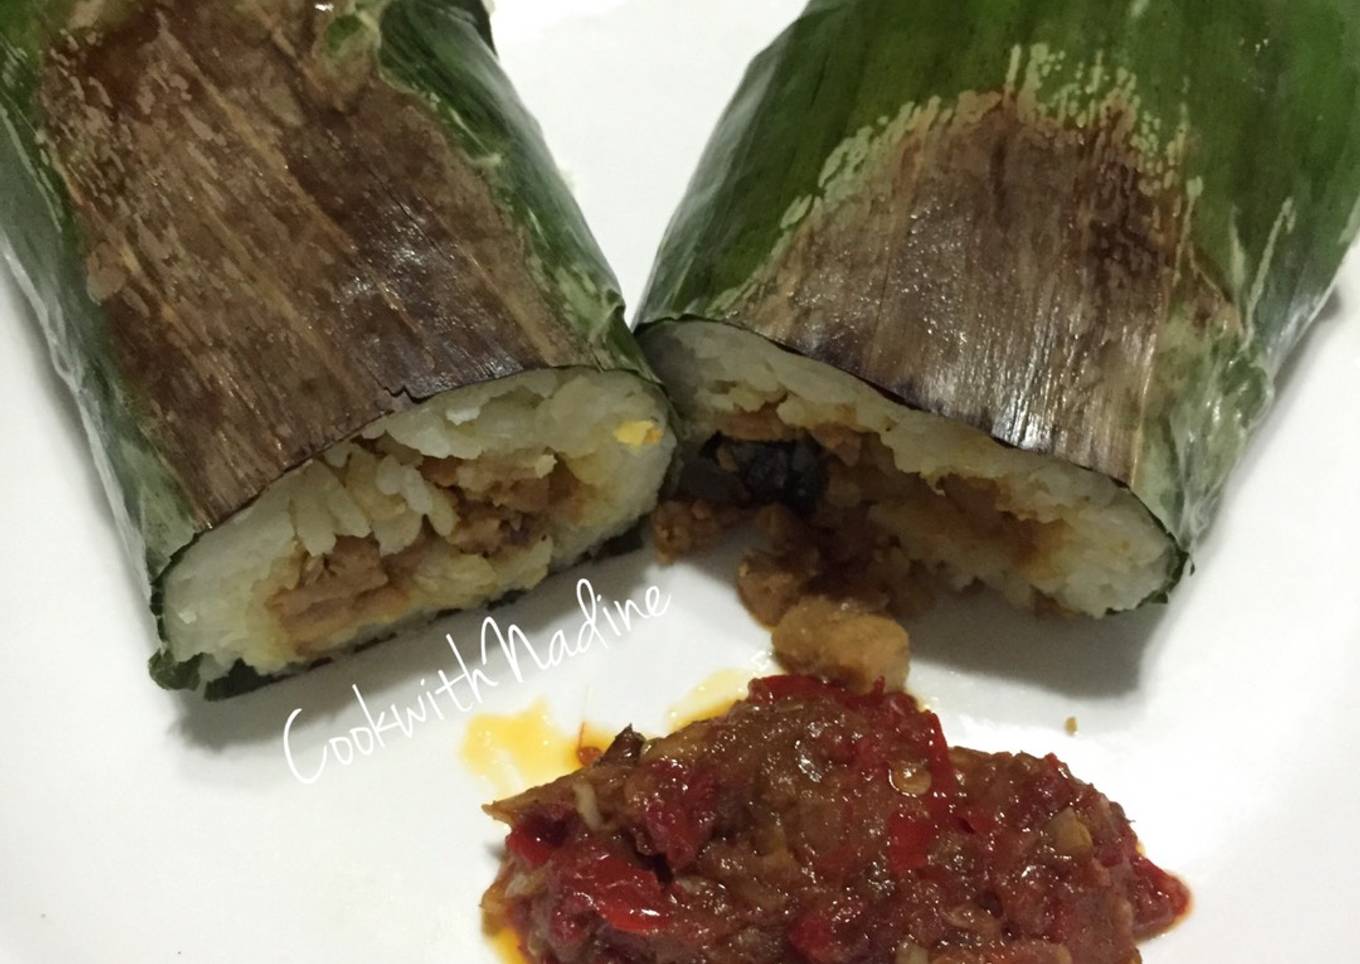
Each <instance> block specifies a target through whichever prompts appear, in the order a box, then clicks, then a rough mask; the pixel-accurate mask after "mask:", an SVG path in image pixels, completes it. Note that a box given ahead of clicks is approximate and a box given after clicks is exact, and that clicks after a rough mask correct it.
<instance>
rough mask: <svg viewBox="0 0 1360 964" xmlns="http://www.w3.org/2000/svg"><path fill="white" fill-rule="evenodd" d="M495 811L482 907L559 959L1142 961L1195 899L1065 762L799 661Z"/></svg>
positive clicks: (873, 963)
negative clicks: (1010, 749)
mask: <svg viewBox="0 0 1360 964" xmlns="http://www.w3.org/2000/svg"><path fill="white" fill-rule="evenodd" d="M488 811H489V812H490V813H491V814H492V815H493V816H495V817H496V818H498V819H500V820H502V821H504V822H505V823H507V824H509V826H510V828H511V830H510V834H509V837H508V838H507V840H506V854H505V859H504V863H503V866H502V869H501V873H500V876H499V877H498V878H497V880H496V882H495V884H494V885H493V886H492V887H491V889H490V890H489V891H488V892H487V894H486V898H485V900H484V907H485V909H486V911H487V913H488V914H489V915H490V916H491V917H492V918H493V919H496V920H499V921H502V922H504V923H508V924H509V925H511V926H513V927H514V928H515V930H516V931H517V933H518V934H519V937H520V941H521V944H522V947H523V949H524V951H525V953H526V954H527V955H528V956H529V957H530V959H532V960H533V961H535V962H546V964H578V962H580V964H630V962H676V964H679V962H686V964H689V962H693V964H729V962H730V964H737V962H741V964H765V962H768V964H785V962H806V964H1130V962H1136V961H1138V960H1139V956H1138V951H1137V947H1136V942H1137V941H1139V940H1141V939H1143V938H1146V937H1150V936H1152V935H1154V934H1156V933H1158V932H1160V931H1162V930H1165V929H1166V928H1167V927H1169V926H1170V925H1171V924H1172V923H1173V922H1175V920H1176V919H1177V918H1178V917H1179V916H1180V915H1181V914H1182V913H1184V911H1185V910H1186V908H1187V906H1188V902H1189V895H1188V893H1187V891H1186V889H1185V887H1184V886H1183V885H1182V884H1181V883H1180V882H1179V881H1178V880H1176V878H1174V877H1172V876H1171V875H1169V874H1167V873H1165V872H1164V871H1162V870H1160V869H1158V868H1157V867H1156V866H1155V865H1154V864H1153V863H1152V862H1151V861H1149V860H1147V859H1146V858H1145V857H1143V856H1142V854H1141V853H1140V851H1139V847H1138V839H1137V837H1136V836H1135V835H1134V832H1133V830H1132V828H1131V827H1130V826H1129V822H1128V820H1127V819H1126V818H1125V816H1124V812H1123V810H1121V809H1120V807H1119V805H1118V804H1116V803H1112V802H1111V801H1110V800H1108V799H1107V798H1106V797H1105V796H1103V795H1102V794H1101V793H1099V792H1098V791H1097V790H1096V789H1095V788H1093V787H1091V786H1089V785H1088V784H1085V783H1082V782H1081V781H1079V780H1077V779H1075V778H1074V777H1073V776H1072V774H1071V773H1069V772H1068V770H1067V768H1066V767H1065V766H1064V765H1063V764H1062V763H1061V762H1060V761H1059V760H1058V759H1057V758H1056V757H1053V756H1048V757H1045V758H1043V759H1038V758H1036V757H1032V756H1026V755H1023V754H1008V753H976V752H973V751H971V750H963V749H951V748H950V747H949V746H948V745H947V744H946V743H945V739H944V734H943V733H942V732H941V730H940V723H939V720H938V718H937V717H936V716H935V715H934V714H933V713H930V712H927V711H925V710H922V709H921V708H920V707H919V706H917V705H916V703H915V701H914V700H912V698H911V697H909V696H906V695H904V694H901V693H884V692H882V691H876V692H874V693H871V694H869V695H855V694H853V693H850V692H848V691H846V690H844V689H841V688H839V687H836V686H832V685H830V684H827V683H823V682H820V681H818V680H814V679H811V678H808V677H796V676H782V677H773V678H770V679H764V680H757V681H756V682H754V683H752V684H751V689H750V693H749V696H748V698H747V699H746V700H744V701H742V702H741V703H738V704H737V705H736V706H734V707H733V708H732V709H731V710H730V711H729V712H728V713H726V714H725V715H723V716H721V717H717V718H715V719H712V720H705V721H703V722H700V723H695V724H693V725H691V726H688V727H686V728H685V729H683V730H681V731H680V732H678V733H675V734H674V735H672V736H669V737H665V738H663V739H659V740H644V739H643V738H641V737H640V736H638V735H637V734H636V733H634V732H633V731H631V730H626V731H624V732H623V733H622V734H621V735H620V736H619V737H618V738H617V739H616V740H615V741H614V743H613V745H612V746H610V748H609V749H608V750H607V751H606V752H605V753H604V754H603V755H602V756H601V757H600V758H599V759H598V760H597V761H596V762H595V763H593V764H592V765H590V766H588V767H586V768H585V769H582V770H580V771H579V772H577V773H574V774H572V775H570V776H567V777H564V778H562V779H561V780H558V781H556V782H555V783H552V784H549V785H547V786H545V787H540V788H538V789H534V790H530V791H528V792H527V793H524V794H522V795H520V796H518V797H515V798H513V799H510V800H505V801H502V802H500V803H497V804H494V805H492V806H490V807H488Z"/></svg>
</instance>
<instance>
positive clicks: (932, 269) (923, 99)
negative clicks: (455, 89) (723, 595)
mask: <svg viewBox="0 0 1360 964" xmlns="http://www.w3.org/2000/svg"><path fill="white" fill-rule="evenodd" d="M1357 228H1360V7H1357V6H1356V5H1355V4H1353V3H1343V2H1339V0H1243V2H1240V3H1235V4H1229V5H1223V4H1218V3H1212V2H1208V0H1174V2H1172V0H1134V2H1131V3H1129V2H1123V3H1116V4H1111V3H1108V2H1104V0H1054V2H1044V3H1016V2H1013V0H963V2H959V0H913V2H907V0H814V2H812V3H811V4H810V5H809V6H808V7H807V9H806V11H805V12H804V13H803V15H802V16H801V17H800V18H799V19H798V20H797V21H796V22H795V23H794V24H793V25H792V26H791V27H790V28H789V29H788V30H787V31H786V32H785V33H784V34H783V35H782V36H781V37H779V38H778V39H777V40H776V41H775V43H774V44H773V45H772V46H771V47H770V48H769V49H768V50H766V51H765V52H764V53H762V54H761V55H760V56H759V57H758V59H757V60H756V61H755V62H754V63H753V64H752V65H751V67H750V69H749V71H748V73H747V75H746V77H745V80H744V82H743V83H742V85H741V88H740V90H739V91H738V93H737V95H736V97H735V99H734V100H733V101H732V103H731V105H730V106H729V108H728V109H727V111H726V114H725V115H724V116H723V118H722V120H721V121H720V123H719V125H718V127H717V130H716V132H715V133H714V135H713V137H712V140H711V142H710V144H709V145H708V148H707V151H706V153H705V154H704V156H703V159H702V161H701V163H700V166H699V170H698V172H697V174H696V175H695V177H694V179H693V182H692V184H691V186H690V189H689V192H688V195H687V196H686V198H685V199H684V201H683V202H682V204H681V206H680V208H679V210H678V212H677V213H676V215H675V217H674V220H673V221H672V223H671V225H670V228H669V231H668V233H667V235H666V237H665V240H664V242H663V244H662V247H661V251H660V253H659V256H658V260H657V263H656V267H655V270H654V274H653V277H652V280H651V283H650V286H649V291H648V293H647V295H646V296H645V298H644V303H643V305H642V308H641V311H640V322H641V323H642V324H643V325H646V326H650V327H648V328H647V329H646V332H645V334H644V335H643V337H642V341H643V345H644V350H646V351H647V352H648V354H649V356H650V357H651V359H652V361H653V363H654V364H655V365H657V367H658V369H659V370H660V373H661V375H662V377H663V381H666V382H667V383H668V384H669V385H673V386H674V387H675V389H676V392H677V393H678V398H677V404H678V405H679V406H680V407H681V408H682V409H687V410H688V414H689V415H690V417H691V419H693V420H695V421H696V422H697V424H698V426H699V428H698V432H699V434H701V435H705V436H707V435H710V434H713V433H725V434H727V435H729V436H731V435H733V434H735V435H736V436H737V437H738V438H739V439H745V440H750V439H753V438H758V437H759V436H760V435H761V432H759V431H757V432H755V433H754V434H752V433H751V432H750V431H749V429H750V425H749V421H750V420H749V418H747V426H746V427H747V429H748V431H747V432H746V434H744V435H743V434H742V431H741V430H740V427H738V429H737V430H735V432H734V431H733V430H731V427H730V423H731V421H732V418H733V416H734V414H741V415H744V416H749V415H751V413H752V411H754V410H755V409H757V408H758V407H759V406H761V405H764V406H768V407H769V413H770V414H772V415H774V416H778V417H779V418H782V419H784V420H785V421H786V422H787V421H789V420H792V421H793V422H794V424H793V426H792V427H793V428H801V429H808V428H810V427H816V426H817V425H818V424H826V423H832V424H839V426H840V427H841V428H849V429H852V430H855V431H858V432H861V433H867V434H869V435H871V436H873V435H875V434H877V435H878V436H881V438H879V439H877V440H878V441H882V442H883V443H884V447H885V448H886V450H887V451H886V452H885V453H884V454H883V458H882V459H880V461H883V460H885V459H886V460H887V462H886V463H885V464H887V463H891V464H889V465H888V467H889V468H890V469H891V468H894V467H895V468H896V470H898V471H900V472H903V473H905V474H914V475H917V476H919V477H920V478H921V479H923V480H924V482H925V483H926V484H927V488H928V489H929V490H930V492H929V493H926V495H925V496H922V499H925V501H926V502H929V496H931V495H935V496H940V497H941V498H942V499H943V501H941V502H940V503H939V505H937V506H935V509H938V510H940V511H939V512H935V513H933V514H934V515H935V516H936V517H939V516H940V513H945V514H948V513H949V512H953V513H954V514H955V515H958V514H960V513H962V515H963V516H965V517H967V518H963V519H962V520H961V522H960V525H961V526H962V531H963V534H964V536H965V537H966V538H974V537H976V538H979V539H981V538H982V537H983V536H988V538H990V536H989V535H988V531H989V530H988V526H989V525H991V526H993V528H995V527H997V526H999V527H1000V528H1001V529H1004V530H1005V532H1004V533H1003V535H1004V536H1005V538H1003V539H1002V540H1001V541H1002V542H1005V543H1006V544H1005V545H1002V546H1000V550H1001V551H1000V555H999V556H998V555H997V554H996V553H993V554H992V555H991V556H989V557H988V558H986V559H979V558H974V559H972V560H971V561H970V560H960V559H959V558H958V556H959V555H960V554H966V552H965V550H962V549H958V548H957V545H958V543H959V542H960V538H955V539H954V540H953V542H954V544H955V548H953V549H950V548H947V547H946V546H945V545H944V542H945V541H948V540H943V541H941V540H935V541H932V539H931V538H930V537H928V536H927V535H925V534H923V533H922V532H921V531H920V530H921V529H923V528H925V527H928V526H929V525H930V522H929V520H930V518H931V517H932V511H930V508H931V507H930V506H929V505H925V504H924V503H923V502H922V499H917V500H916V502H917V503H918V505H917V506H916V508H917V509H920V510H921V511H917V512H915V514H914V515H913V513H911V512H898V511H897V509H895V508H893V507H892V506H888V507H887V508H885V507H884V506H882V505H875V506H871V508H870V512H871V514H875V513H876V514H877V515H878V516H886V515H894V513H896V515H894V519H895V520H896V523H897V525H896V530H895V531H896V532H897V533H898V535H899V536H900V537H901V539H902V540H904V541H905V542H907V543H910V544H909V545H907V546H906V548H907V550H908V553H909V554H910V555H913V556H915V557H917V558H918V559H923V560H925V561H928V562H931V563H935V564H939V565H943V566H944V567H945V568H947V569H952V570H956V571H954V572H953V575H954V576H955V577H956V578H958V579H959V580H960V581H967V580H968V578H969V577H970V576H971V577H975V578H981V579H983V580H984V581H988V582H992V583H993V584H994V585H997V586H998V588H1001V589H1003V590H1004V591H1006V592H1007V593H1008V594H1009V595H1012V596H1014V597H1016V598H1017V599H1018V600H1019V601H1025V600H1026V597H1030V600H1029V601H1033V598H1032V597H1033V596H1035V595H1039V596H1048V597H1051V598H1054V599H1056V600H1057V601H1059V602H1060V603H1062V604H1063V605H1064V606H1066V607H1067V608H1074V609H1078V610H1083V611H1087V612H1092V613H1099V612H1104V611H1107V610H1110V609H1125V608H1130V607H1132V606H1135V605H1137V604H1138V603H1139V602H1141V601H1144V600H1145V599H1148V598H1160V597H1161V596H1162V595H1163V594H1164V593H1165V591H1166V590H1169V589H1170V588H1171V587H1172V586H1173V585H1174V584H1175V582H1176V581H1177V580H1178V579H1179V577H1180V574H1181V572H1182V570H1183V567H1184V563H1185V559H1186V554H1187V553H1188V552H1189V551H1190V549H1191V548H1192V547H1193V546H1194V544H1195V542H1196V540H1197V538H1198V537H1199V536H1200V535H1201V534H1202V533H1203V531H1204V530H1205V528H1206V526H1207V525H1208V523H1209V521H1210V518H1211V516H1212V513H1213V509H1214V506H1215V503H1216V501H1217V500H1218V498H1219V494H1220V491H1221V489H1222V487H1223V484H1224V481H1225V479H1226V478H1227V476H1228V474H1229V472H1230V470H1231V469H1232V467H1233V466H1234V464H1235V463H1236V462H1237V461H1238V458H1239V456H1240V454H1241V452H1242V450H1243V446H1244V444H1245V442H1246V440H1247V437H1248V435H1249V434H1250V432H1251V430H1252V428H1253V427H1254V426H1255V425H1256V424H1257V423H1258V421H1259V420H1260V419H1261V417H1262V415H1263V414H1264V412H1265V411H1266V409H1267V407H1268V405H1269V403H1270V401H1271V398H1272V394H1273V391H1274V385H1275V381H1276V376H1277V373H1278V372H1279V369H1280V366H1281V365H1282V363H1283V362H1284V361H1285V359H1286V358H1287V357H1288V356H1289V354H1290V352H1291V350H1292V349H1293V348H1294V347H1295V345H1296V343H1297V342H1298V340H1299V338H1300V336H1301V335H1302V334H1303V332H1304V330H1305V328H1306V327H1307V326H1308V325H1309V323H1310V322H1311V321H1312V320H1313V319H1314V318H1315V316H1316V315H1317V314H1318V312H1319V309H1320V308H1321V307H1322V305H1323V303H1324V301H1325V300H1326V298H1327V297H1328V294H1329V291H1330V288H1331V286H1332V284H1333V281H1334V277H1335V275H1336V273H1337V271H1338V268H1339V266H1340V264H1341V261H1342V258H1343V256H1344V255H1345V253H1346V250H1347V248H1348V246H1349V245H1350V243H1351V241H1352V240H1353V239H1354V237H1355V235H1356V233H1357ZM713 323H719V324H718V325H715V324H713ZM734 330H735V331H736V333H737V334H734ZM741 333H746V334H745V335H744V336H743V337H738V334H741ZM755 336H760V337H759V338H756V337H755ZM719 343H720V344H721V346H722V348H721V350H719V348H718V347H717V346H718V345H719ZM772 345H773V346H780V347H781V348H782V349H787V350H788V351H787V352H782V353H779V354H781V355H782V357H778V358H776V357H775V356H773V355H771V354H770V351H771V350H772V349H771V346H772ZM743 346H744V348H745V349H746V350H748V351H749V353H750V354H749V356H748V357H746V358H745V361H744V363H743V364H744V365H745V368H744V369H743V368H741V366H736V367H735V368H733V370H731V371H726V370H724V365H725V359H727V358H730V357H732V354H733V353H736V352H739V351H741V350H743ZM790 353H793V354H790ZM794 354H796V355H797V356H801V357H799V358H797V359H796V360H791V359H793V355H794ZM808 360H812V361H815V362H818V363H824V364H823V365H821V366H815V367H820V368H821V369H822V370H821V371H816V370H814V369H813V368H808V367H807V365H806V364H805V363H806V362H808ZM790 365H792V366H794V367H795V368H797V370H798V372H801V373H802V376H806V377H805V378H804V380H803V382H801V383H800V384H801V385H802V389H798V388H796V386H793V385H792V384H791V382H790V379H793V378H794V377H795V374H797V373H794V372H791V371H789V370H786V369H788V366H790ZM830 369H834V370H837V372H839V373H849V375H852V376H854V377H855V378H854V381H855V382H857V385H852V384H849V383H848V382H846V381H845V380H840V381H837V380H835V379H830V381H828V382H827V384H826V385H822V386H821V387H819V386H818V384H814V383H813V382H815V380H816V378H819V377H822V376H826V378H828V379H829V378H830V376H829V374H828V371H829V370H830ZM743 372H748V373H750V374H743ZM802 376H799V377H802ZM733 379H736V380H738V381H743V382H745V387H746V389H748V391H746V392H745V394H744V395H742V396H741V397H738V396H737V395H734V394H733V392H732V391H730V390H729V388H727V387H725V386H729V385H730V383H731V381H732V380H733ZM809 379H811V380H812V381H809ZM758 382H759V383H760V384H757V383H758ZM865 383H867V385H868V386H872V387H873V388H874V389H875V390H877V391H879V392H882V393H886V395H887V396H888V399H890V400H891V402H892V403H895V405H896V408H895V409H894V411H893V412H886V411H881V410H879V409H877V408H874V405H875V404H877V403H875V402H872V401H871V400H870V399H869V398H868V397H867V396H864V395H862V394H859V395H857V394H855V390H856V388H857V387H864V386H865ZM800 392H801V393H800ZM819 392H820V393H822V394H821V395H819ZM826 393H830V394H833V395H835V396H836V397H837V398H838V399H839V400H840V401H841V402H842V403H844V406H849V407H850V409H854V410H855V411H854V412H852V413H851V414H846V412H847V411H849V409H845V410H844V411H842V412H841V414H840V415H836V414H835V413H834V412H832V411H830V410H822V411H810V410H808V406H807V404H804V403H816V402H818V401H819V400H824V399H825V397H827V394H826ZM809 394H810V396H811V397H810V398H809V397H806V396H808V395H809ZM786 402H788V403H789V404H785V403H786ZM861 402H862V405H861ZM857 406H858V407H857ZM814 407H815V406H814ZM824 408H825V406H824ZM869 409H872V410H873V412H874V413H877V414H872V413H871V414H872V417H871V414H866V412H868V411H869ZM855 413H857V415H856V414H855ZM852 416H854V417H852ZM880 416H881V417H880ZM936 417H938V418H936ZM932 419H934V420H933V421H932ZM875 420H877V421H875ZM871 422H872V423H873V424H872V425H871V424H869V423H871ZM942 423H947V425H944V424H942ZM785 427H786V428H787V427H789V426H785ZM964 428H966V429H967V431H963V429H964ZM894 429H896V435H895V436H892V437H888V436H889V435H891V433H892V431H893V430H894ZM941 432H943V433H945V436H947V437H943V436H940V434H939V433H941ZM912 433H916V434H914V435H913V434H912ZM950 433H954V434H950ZM765 434H766V435H768V434H769V431H768V426H767V428H766V430H765ZM908 435H911V436H912V437H911V439H908V438H907V436H908ZM979 438H981V439H983V441H985V439H987V438H990V439H991V440H994V441H995V442H996V443H999V444H997V445H996V446H994V448H993V449H992V450H988V449H987V447H986V445H985V444H983V445H979V442H978V440H979ZM896 443H900V444H896ZM1031 456H1032V457H1031ZM889 457H891V458H889ZM1054 466H1060V467H1070V471H1069V472H1068V473H1067V478H1066V479H1065V480H1064V479H1063V478H1061V477H1060V475H1061V473H1058V472H1057V471H1056V469H1055V468H1054ZM1045 473H1046V474H1045ZM1105 480H1109V481H1112V483H1114V485H1113V486H1110V485H1101V484H1099V483H1100V482H1102V481H1105ZM1039 483H1042V484H1039ZM951 485H952V486H954V487H955V488H956V489H957V488H958V487H959V486H965V487H971V488H968V491H967V493H966V494H964V495H962V496H960V495H959V493H958V492H957V491H955V492H953V493H951V492H949V491H947V490H948V489H949V488H950V486H951ZM861 488H863V486H861ZM1128 493H1132V496H1133V497H1136V501H1134V500H1131V499H1130V498H1129V497H1128ZM980 500H981V501H985V502H986V503H987V505H985V506H982V509H984V510H985V511H971V510H976V509H977V508H978V505H977V504H978V502H979V501H980ZM970 507H971V510H970ZM989 513H992V514H995V513H999V514H1000V516H1002V517H1003V518H1000V519H999V520H998V519H996V518H991V517H990V516H989ZM1101 513H1104V516H1103V518H1102V517H1101V515H1100V514H1101ZM1112 513H1113V515H1112ZM1114 515H1118V516H1119V518H1118V519H1115V518H1114ZM878 521H880V522H883V521H884V519H882V518H879V519H878ZM1063 525H1066V526H1067V527H1068V529H1069V530H1073V531H1076V533H1077V535H1076V536H1074V535H1073V532H1072V531H1068V532H1066V533H1064V532H1062V531H1059V528H1058V527H1060V526H1063ZM889 528H893V526H892V525H889ZM1083 534H1084V535H1083ZM956 535H957V533H956ZM1077 536H1080V537H1081V538H1080V539H1078V538H1077ZM1069 537H1070V538H1069ZM1073 539H1076V541H1078V542H1081V541H1082V539H1084V540H1085V541H1084V542H1082V546H1084V550H1083V551H1079V549H1081V548H1082V547H1078V546H1076V545H1075V543H1074V542H1073ZM1007 540H1009V541H1007ZM964 541H966V539H965V540H964ZM984 541H985V540H984ZM993 543H995V540H993ZM1059 543H1062V545H1058V544H1059ZM1055 546H1056V547H1057V549H1055ZM1159 546H1160V548H1159ZM991 548H997V545H996V544H993V545H992V546H991ZM1058 550H1061V551H1058ZM1069 550H1070V551H1069ZM1055 553H1056V554H1055ZM946 557H947V558H946ZM1093 559H1094V560H1096V562H1095V563H1094V564H1093V563H1092V562H1091V560H1093ZM1121 559H1122V561H1121ZM1081 567H1085V568H1086V569H1087V570H1089V571H1091V572H1094V573H1095V575H1094V576H1092V577H1091V578H1093V579H1095V580H1096V581H1097V582H1102V583H1104V584H1105V585H1103V586H1088V587H1086V589H1085V590H1083V591H1080V592H1073V591H1072V580H1073V579H1075V578H1078V577H1077V576H1076V575H1075V573H1074V571H1075V570H1076V569H1078V568H1081ZM960 568H961V569H963V570H966V571H963V572H960V571H957V570H959V569H960ZM1000 569H1005V570H1006V573H1004V574H1003V573H1001V572H1000V571H999V570H1000ZM1121 587H1122V588H1121Z"/></svg>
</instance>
